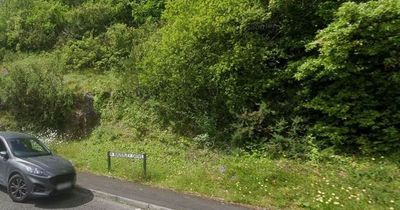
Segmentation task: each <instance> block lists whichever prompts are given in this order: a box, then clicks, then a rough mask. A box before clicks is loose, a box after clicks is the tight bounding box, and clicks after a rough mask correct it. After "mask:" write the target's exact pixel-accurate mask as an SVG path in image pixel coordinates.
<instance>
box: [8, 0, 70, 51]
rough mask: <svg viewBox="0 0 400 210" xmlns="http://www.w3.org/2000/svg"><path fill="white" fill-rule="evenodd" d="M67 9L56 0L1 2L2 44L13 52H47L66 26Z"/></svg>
mask: <svg viewBox="0 0 400 210" xmlns="http://www.w3.org/2000/svg"><path fill="white" fill-rule="evenodd" d="M65 9H66V8H65V7H64V6H63V5H62V4H60V3H58V2H56V1H45V0H34V1H29V0H7V1H4V2H3V3H2V4H1V3H0V45H1V46H2V47H7V48H9V49H13V50H29V51H31V50H47V49H50V48H52V47H53V46H54V45H55V44H56V43H57V40H58V36H59V35H60V34H61V32H62V30H63V27H64V23H65V20H64V12H65Z"/></svg>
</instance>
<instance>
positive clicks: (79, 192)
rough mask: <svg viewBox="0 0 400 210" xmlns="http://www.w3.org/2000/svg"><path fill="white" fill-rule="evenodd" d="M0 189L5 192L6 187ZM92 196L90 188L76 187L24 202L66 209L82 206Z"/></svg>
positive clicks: (35, 205)
mask: <svg viewBox="0 0 400 210" xmlns="http://www.w3.org/2000/svg"><path fill="white" fill-rule="evenodd" d="M0 191H2V192H4V193H7V188H5V187H2V186H0ZM93 198H94V195H93V193H92V192H91V191H90V190H88V189H85V188H82V187H76V188H75V189H73V190H72V191H70V192H65V193H62V194H59V195H55V196H51V197H48V198H35V199H29V200H28V201H26V202H25V204H26V205H33V206H34V207H37V208H42V209H66V208H75V207H79V206H83V205H85V204H86V203H89V202H90V201H92V200H93ZM10 201H11V199H10Z"/></svg>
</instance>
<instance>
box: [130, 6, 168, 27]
mask: <svg viewBox="0 0 400 210" xmlns="http://www.w3.org/2000/svg"><path fill="white" fill-rule="evenodd" d="M131 6H132V17H133V19H134V21H135V23H136V24H144V23H146V22H154V21H158V20H159V19H160V17H161V14H162V12H163V11H164V9H165V0H147V1H143V0H133V1H132V2H131Z"/></svg>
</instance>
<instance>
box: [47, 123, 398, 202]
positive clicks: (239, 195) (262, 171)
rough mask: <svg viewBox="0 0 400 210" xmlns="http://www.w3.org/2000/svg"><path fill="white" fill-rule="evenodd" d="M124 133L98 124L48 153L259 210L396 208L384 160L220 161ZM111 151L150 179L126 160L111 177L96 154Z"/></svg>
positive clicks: (235, 155) (236, 156) (216, 155)
mask: <svg viewBox="0 0 400 210" xmlns="http://www.w3.org/2000/svg"><path fill="white" fill-rule="evenodd" d="M119 122H121V121H119ZM127 131H129V130H128V129H126V128H125V127H123V126H121V124H120V123H118V124H116V123H110V124H107V125H104V124H103V125H102V126H100V127H98V128H97V130H96V131H95V132H94V135H93V136H92V137H91V138H89V139H85V140H82V141H75V142H69V143H61V144H57V145H54V146H53V148H54V150H55V151H56V152H57V153H59V154H60V155H63V156H65V157H67V158H69V159H71V160H73V162H74V163H75V165H76V166H77V167H78V169H80V170H84V171H87V170H89V171H92V172H94V173H97V174H103V175H107V176H110V175H111V176H114V177H118V178H122V179H126V180H134V181H136V182H142V183H145V184H152V185H156V186H159V187H166V188H172V189H174V190H177V191H181V192H187V193H192V194H201V195H204V196H212V197H217V198H220V199H223V200H225V201H228V202H229V201H230V202H237V203H243V204H250V205H254V206H258V207H261V208H267V209H303V208H304V209H337V208H339V207H340V208H343V209H389V208H391V207H392V208H394V209H397V208H399V207H400V203H399V202H398V198H399V191H398V187H399V186H400V181H399V178H400V171H399V170H400V169H399V167H398V164H397V163H395V162H392V161H391V160H390V159H389V158H388V157H386V156H385V157H383V156H382V157H380V156H378V157H374V158H368V159H366V158H354V157H343V156H330V158H329V160H327V161H325V162H322V163H318V164H315V163H310V162H304V161H295V160H287V159H279V160H271V159H269V158H268V157H265V156H267V154H261V156H260V155H259V154H249V153H247V152H244V151H241V150H236V151H232V152H231V153H230V154H224V153H221V152H215V151H211V150H208V149H196V148H195V147H193V145H192V144H191V143H189V144H188V143H186V142H187V141H185V139H179V138H178V137H177V136H174V135H173V134H172V133H169V132H168V131H165V132H159V131H156V129H152V130H151V131H150V132H152V133H153V134H152V135H148V136H147V137H142V138H136V137H135V135H132V134H131V133H129V132H127ZM171 136H172V138H171ZM160 140H165V141H162V142H161V141H160ZM109 150H112V151H130V152H132V153H141V152H146V153H147V155H148V170H147V172H148V177H147V179H144V178H143V176H142V168H141V162H139V161H135V162H133V163H132V161H129V160H126V159H113V170H112V171H111V174H110V173H109V172H108V171H107V160H106V158H99V154H103V155H104V157H105V155H106V153H107V151H109ZM398 158H399V156H397V161H398ZM127 165H129V167H127Z"/></svg>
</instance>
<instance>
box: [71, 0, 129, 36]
mask: <svg viewBox="0 0 400 210" xmlns="http://www.w3.org/2000/svg"><path fill="white" fill-rule="evenodd" d="M65 15H66V20H67V26H66V29H65V32H64V33H65V34H66V35H67V36H68V37H72V38H81V37H82V36H88V35H94V36H97V35H100V34H101V33H103V32H105V31H106V30H107V28H108V27H109V26H112V25H114V24H116V23H125V24H131V20H130V19H131V9H130V6H129V0H101V1H85V2H84V3H82V4H79V5H78V6H76V7H72V8H71V9H70V10H68V11H67V12H66V14H65Z"/></svg>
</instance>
